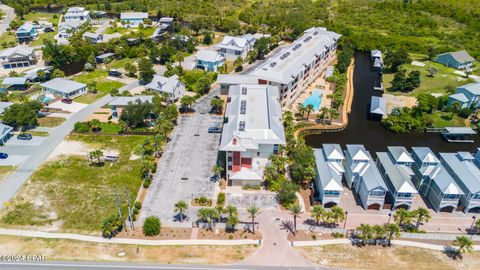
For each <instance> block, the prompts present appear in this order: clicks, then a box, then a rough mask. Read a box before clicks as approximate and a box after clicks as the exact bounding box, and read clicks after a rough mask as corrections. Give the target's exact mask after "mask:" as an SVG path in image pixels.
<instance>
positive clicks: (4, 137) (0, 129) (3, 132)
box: [0, 122, 13, 146]
mask: <svg viewBox="0 0 480 270" xmlns="http://www.w3.org/2000/svg"><path fill="white" fill-rule="evenodd" d="M12 134H13V127H11V126H8V125H5V124H3V123H1V122H0V146H2V145H4V144H5V143H6V142H7V141H8V139H10V138H11V137H12Z"/></svg>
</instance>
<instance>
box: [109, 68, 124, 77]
mask: <svg viewBox="0 0 480 270" xmlns="http://www.w3.org/2000/svg"><path fill="white" fill-rule="evenodd" d="M108 76H112V77H122V73H121V72H120V71H118V70H116V69H111V70H109V71H108Z"/></svg>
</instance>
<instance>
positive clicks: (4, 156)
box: [0, 153, 8, 159]
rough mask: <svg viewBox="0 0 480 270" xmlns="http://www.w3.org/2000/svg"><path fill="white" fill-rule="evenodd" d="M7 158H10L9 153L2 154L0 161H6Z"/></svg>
mask: <svg viewBox="0 0 480 270" xmlns="http://www.w3.org/2000/svg"><path fill="white" fill-rule="evenodd" d="M6 158H8V154H7V153H0V159H6Z"/></svg>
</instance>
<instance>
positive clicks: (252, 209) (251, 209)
mask: <svg viewBox="0 0 480 270" xmlns="http://www.w3.org/2000/svg"><path fill="white" fill-rule="evenodd" d="M259 211H260V209H259V208H258V207H256V206H255V205H252V206H250V207H248V208H247V212H248V213H249V214H250V218H252V228H253V234H255V217H256V216H257V214H258V212H259Z"/></svg>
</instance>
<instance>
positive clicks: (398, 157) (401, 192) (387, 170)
mask: <svg viewBox="0 0 480 270" xmlns="http://www.w3.org/2000/svg"><path fill="white" fill-rule="evenodd" d="M377 158H378V159H377V165H378V169H379V171H380V173H381V174H382V176H383V178H384V180H385V184H387V187H388V190H389V193H388V196H387V201H388V202H389V203H391V204H392V206H393V209H397V208H405V209H407V210H408V209H410V208H411V207H412V206H413V198H414V196H415V194H417V193H418V191H417V189H416V188H415V186H414V185H413V183H412V177H413V175H414V172H413V170H412V168H411V165H412V164H413V163H414V160H413V158H412V156H410V154H409V153H408V151H407V149H405V147H403V146H389V147H388V151H387V152H377Z"/></svg>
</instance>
